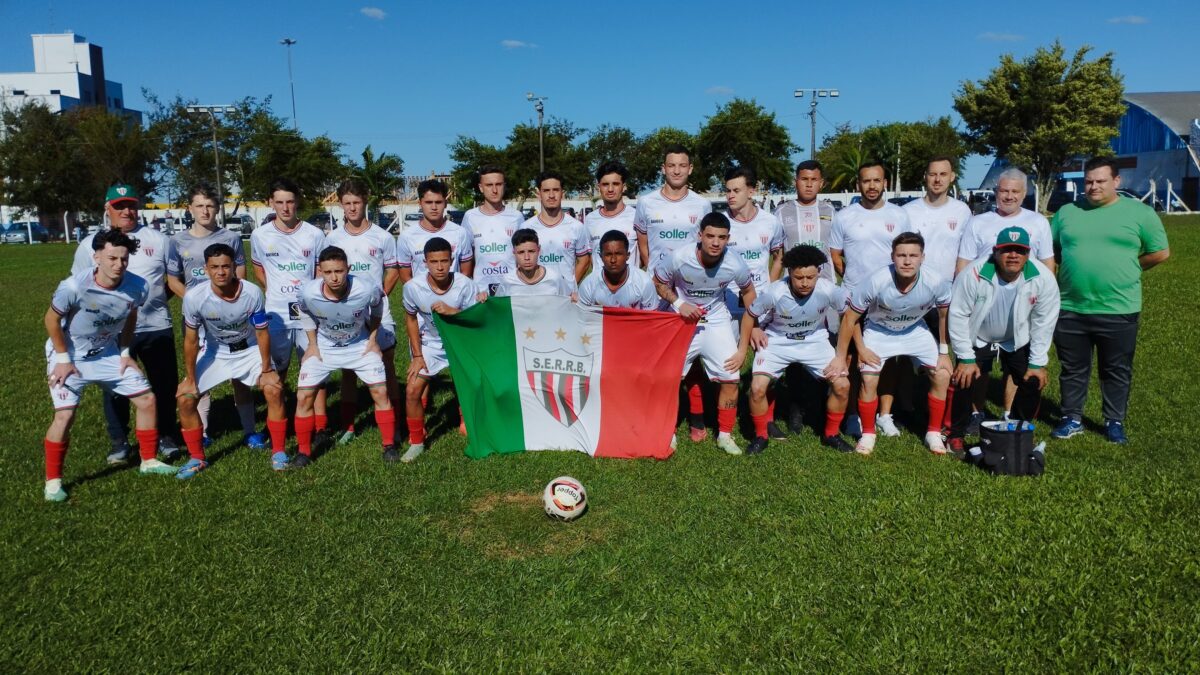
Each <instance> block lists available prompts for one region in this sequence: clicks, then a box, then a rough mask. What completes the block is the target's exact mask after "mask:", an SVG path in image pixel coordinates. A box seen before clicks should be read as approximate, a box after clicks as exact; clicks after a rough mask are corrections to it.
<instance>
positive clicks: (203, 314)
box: [175, 244, 288, 479]
mask: <svg viewBox="0 0 1200 675" xmlns="http://www.w3.org/2000/svg"><path fill="white" fill-rule="evenodd" d="M234 256H235V253H234V250H233V248H232V247H230V246H228V245H227V244H212V245H211V246H209V247H208V248H206V249H204V270H205V273H206V274H207V275H208V282H206V283H202V284H199V285H196V286H193V287H191V288H190V289H188V292H187V294H186V295H184V296H183V322H184V325H185V326H186V327H187V328H186V331H185V332H184V335H183V367H184V371H185V372H186V375H187V376H186V377H184V379H183V381H182V382H180V383H179V390H178V391H177V393H176V395H175V396H176V399H177V400H178V402H179V426H180V429H181V430H182V432H183V440H184V443H185V444H186V445H187V449H188V454H189V455H191V459H190V460H188V462H187V464H184V465H183V466H182V467H181V468H180V469H179V473H178V474H177V477H178V478H180V479H187V478H191V477H192V476H195V475H196V474H197V473H200V472H201V471H203V470H204V469H205V468H207V467H208V460H207V459H206V458H205V456H204V444H203V436H204V429H203V427H202V426H201V424H200V413H199V411H198V403H199V400H200V397H202V396H204V395H205V394H206V393H208V392H209V391H210V390H212V388H213V387H216V386H217V385H219V384H221V383H222V382H226V381H228V382H230V383H231V384H233V391H234V397H235V399H237V400H241V401H251V402H252V401H253V400H254V398H253V393H252V392H251V391H250V387H255V386H257V387H262V390H263V396H264V397H265V398H266V399H267V429H268V430H269V431H270V434H271V468H272V469H275V470H276V471H283V470H284V469H286V468H287V464H288V457H287V453H286V452H284V442H285V440H286V436H287V419H286V418H285V417H284V413H283V385H282V383H281V382H280V381H279V374H278V373H276V372H275V366H274V363H273V362H272V361H271V338H270V333H269V331H268V329H267V327H268V321H267V313H266V310H265V308H264V300H263V292H262V291H261V290H259V288H258V286H255V285H254V284H248V283H246V282H244V281H242V280H241V279H239V278H238V277H237V275H236V273H235V270H236V267H235V263H234ZM202 330H203V332H204V341H205V344H204V346H203V349H202V348H201V346H200V332H201V331H202ZM250 405H251V407H253V403H250Z"/></svg>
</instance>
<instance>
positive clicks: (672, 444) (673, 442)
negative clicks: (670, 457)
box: [671, 434, 678, 450]
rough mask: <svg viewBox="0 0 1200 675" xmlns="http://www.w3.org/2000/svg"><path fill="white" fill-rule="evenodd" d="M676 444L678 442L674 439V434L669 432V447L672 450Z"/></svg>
mask: <svg viewBox="0 0 1200 675" xmlns="http://www.w3.org/2000/svg"><path fill="white" fill-rule="evenodd" d="M677 445H678V443H677V441H676V440H675V434H671V449H672V450H674V449H675V447H676V446H677Z"/></svg>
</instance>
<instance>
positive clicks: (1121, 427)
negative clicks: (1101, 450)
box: [1104, 420, 1129, 445]
mask: <svg viewBox="0 0 1200 675" xmlns="http://www.w3.org/2000/svg"><path fill="white" fill-rule="evenodd" d="M1104 436H1105V437H1106V438H1108V442H1109V443H1116V444H1118V445H1124V444H1126V443H1128V442H1129V437H1128V436H1126V435H1125V424H1124V423H1123V422H1118V421H1116V420H1108V421H1107V422H1105V423H1104Z"/></svg>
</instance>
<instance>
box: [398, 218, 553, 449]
mask: <svg viewBox="0 0 1200 675" xmlns="http://www.w3.org/2000/svg"><path fill="white" fill-rule="evenodd" d="M451 255H452V247H451V245H450V242H449V241H446V240H445V239H442V238H441V237H434V238H432V239H430V240H428V241H426V242H425V268H426V271H425V273H424V274H422V275H421V276H418V277H413V279H412V281H409V282H408V283H407V284H404V311H405V312H406V313H407V317H406V318H405V323H404V327H405V329H406V331H407V333H408V344H409V350H410V352H411V354H412V361H410V362H409V364H408V385H407V387H406V390H405V400H404V409H405V410H404V414H405V419H406V421H407V423H408V450H407V451H406V452H405V453H404V456H403V457H401V458H400V461H402V462H411V461H413V460H415V459H416V458H417V457H419V456H420V455H421V453H422V452H424V451H425V404H424V402H423V399H424V398H425V394H426V392H428V391H429V380H431V379H432V378H433V377H434V376H435V375H437V374H438V373H440V372H442V371H443V370H445V369H446V366H448V365H450V364H449V361H447V359H446V350H445V348H443V347H442V336H441V335H439V334H438V329H437V324H435V323H434V322H433V315H434V314H441V315H442V316H452V315H454V314H458V313H459V312H460V311H462V310H464V309H466V308H468V307H470V306H472V305H474V304H475V296H476V294H477V293H478V290H477V289H476V288H475V282H473V281H471V278H470V277H468V276H464V275H462V274H455V273H454V272H452V271H451V269H452V267H453V263H452V261H451V257H450V256H451ZM535 259H536V258H535Z"/></svg>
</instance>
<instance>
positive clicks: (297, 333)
mask: <svg viewBox="0 0 1200 675" xmlns="http://www.w3.org/2000/svg"><path fill="white" fill-rule="evenodd" d="M267 332H268V333H269V334H270V335H271V360H272V361H273V362H274V363H275V370H278V371H279V372H280V373H283V372H285V371H287V369H288V366H290V365H291V364H292V350H293V349H295V350H296V352H298V353H299V354H300V356H301V357H303V356H304V350H306V349H308V333H305V332H304V329H303V328H299V327H292V326H289V325H288V323H287V320H285V319H284V318H283V317H282V316H280V315H278V314H275V313H271V314H268V315H267Z"/></svg>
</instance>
